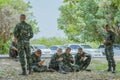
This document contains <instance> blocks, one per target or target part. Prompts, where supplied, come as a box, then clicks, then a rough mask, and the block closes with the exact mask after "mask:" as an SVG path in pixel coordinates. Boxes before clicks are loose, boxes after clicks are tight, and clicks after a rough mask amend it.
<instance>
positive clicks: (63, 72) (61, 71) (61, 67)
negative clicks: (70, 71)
mask: <svg viewBox="0 0 120 80" xmlns="http://www.w3.org/2000/svg"><path fill="white" fill-rule="evenodd" d="M59 72H60V73H62V74H66V72H65V71H64V70H63V63H62V62H61V63H59Z"/></svg>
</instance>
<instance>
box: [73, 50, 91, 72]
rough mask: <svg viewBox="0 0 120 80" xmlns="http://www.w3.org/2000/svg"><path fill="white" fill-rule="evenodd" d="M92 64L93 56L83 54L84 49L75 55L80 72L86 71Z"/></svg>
mask: <svg viewBox="0 0 120 80" xmlns="http://www.w3.org/2000/svg"><path fill="white" fill-rule="evenodd" d="M90 62H91V55H90V54H87V53H85V52H83V50H82V48H79V49H78V53H77V54H76V55H75V64H76V65H78V66H79V68H80V70H86V68H87V67H88V66H89V64H90Z"/></svg>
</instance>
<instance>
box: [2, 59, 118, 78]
mask: <svg viewBox="0 0 120 80" xmlns="http://www.w3.org/2000/svg"><path fill="white" fill-rule="evenodd" d="M45 60H46V62H45V64H48V62H49V59H45ZM117 61H118V62H119V59H117ZM96 63H98V64H99V63H100V65H103V64H104V63H106V60H105V59H104V58H94V59H93V60H92V62H91V64H90V66H89V68H90V69H92V71H91V72H87V71H79V72H71V73H67V74H60V73H57V72H54V73H51V72H42V73H34V74H33V75H28V76H19V75H18V74H19V73H20V72H21V67H20V64H19V62H16V61H14V60H12V59H0V80H120V72H119V71H118V72H117V73H115V74H113V73H111V72H107V71H105V69H104V70H95V69H94V67H95V66H96V65H95V64H96ZM106 66H107V65H106Z"/></svg>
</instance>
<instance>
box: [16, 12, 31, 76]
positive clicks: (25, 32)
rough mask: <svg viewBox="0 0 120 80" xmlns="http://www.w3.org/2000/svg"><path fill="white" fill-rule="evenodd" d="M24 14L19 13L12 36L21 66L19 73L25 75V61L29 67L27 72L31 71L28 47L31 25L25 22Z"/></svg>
mask: <svg viewBox="0 0 120 80" xmlns="http://www.w3.org/2000/svg"><path fill="white" fill-rule="evenodd" d="M25 19H26V16H25V15H24V14H21V15H20V23H18V24H17V25H16V27H15V29H14V36H15V37H16V38H17V41H18V54H19V60H20V63H21V67H22V73H21V74H20V75H26V67H25V66H26V61H25V55H26V60H27V65H28V67H29V74H31V73H32V70H31V54H30V47H29V40H30V39H31V38H32V37H33V31H32V27H31V26H30V25H29V24H27V23H26V22H25Z"/></svg>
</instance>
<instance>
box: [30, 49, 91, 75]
mask: <svg viewBox="0 0 120 80" xmlns="http://www.w3.org/2000/svg"><path fill="white" fill-rule="evenodd" d="M70 52H71V48H69V47H67V48H66V50H65V52H64V53H62V49H61V48H59V49H58V50H57V52H56V53H55V54H54V55H53V56H52V57H51V60H50V62H49V66H48V67H47V66H45V65H43V63H44V60H41V54H42V52H41V50H40V49H38V50H37V51H35V52H34V53H33V54H32V69H33V71H34V72H44V71H58V72H60V73H66V72H77V71H79V70H87V71H90V70H89V69H87V67H88V65H89V64H90V61H91V55H89V54H87V53H85V52H83V50H82V48H79V49H78V53H76V55H75V60H74V58H73V57H72V55H71V54H70ZM74 61H75V62H74Z"/></svg>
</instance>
